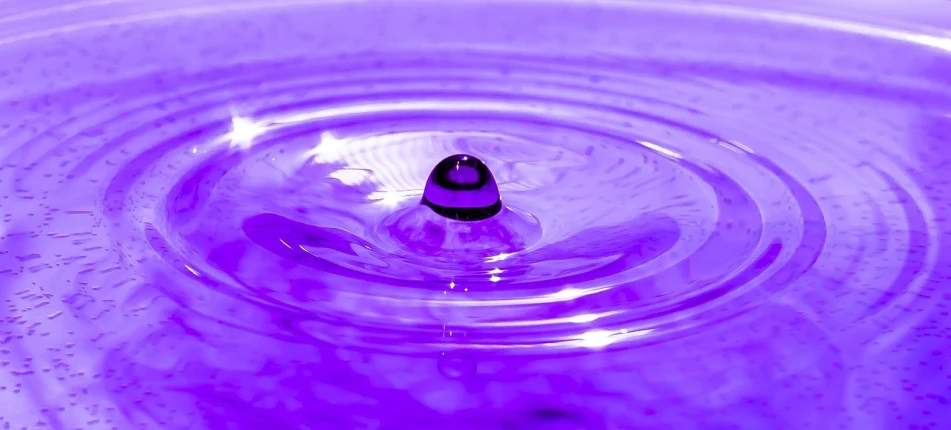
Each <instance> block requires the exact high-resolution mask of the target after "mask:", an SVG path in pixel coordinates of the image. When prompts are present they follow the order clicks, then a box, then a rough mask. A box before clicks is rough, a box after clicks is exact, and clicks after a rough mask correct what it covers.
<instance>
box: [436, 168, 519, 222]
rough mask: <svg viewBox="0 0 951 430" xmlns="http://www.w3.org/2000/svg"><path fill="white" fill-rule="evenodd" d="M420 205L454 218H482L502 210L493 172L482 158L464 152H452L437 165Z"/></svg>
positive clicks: (474, 219) (468, 219) (471, 219)
mask: <svg viewBox="0 0 951 430" xmlns="http://www.w3.org/2000/svg"><path fill="white" fill-rule="evenodd" d="M421 204H423V205H425V206H428V207H429V208H430V209H432V210H433V212H436V213H437V214H439V215H442V216H444V217H446V218H449V219H454V220H457V221H481V220H484V219H488V218H491V217H493V216H495V215H498V213H499V212H501V211H502V197H501V195H500V194H499V186H498V184H496V182H495V177H493V176H492V172H490V171H489V168H488V166H486V165H485V163H484V162H483V161H482V160H480V159H478V158H476V157H474V156H472V155H467V154H456V155H451V156H449V157H446V158H444V159H443V160H442V161H440V162H439V163H438V164H436V167H434V168H433V171H432V173H430V174H429V180H428V181H426V188H425V189H424V190H423V200H422V202H421Z"/></svg>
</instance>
